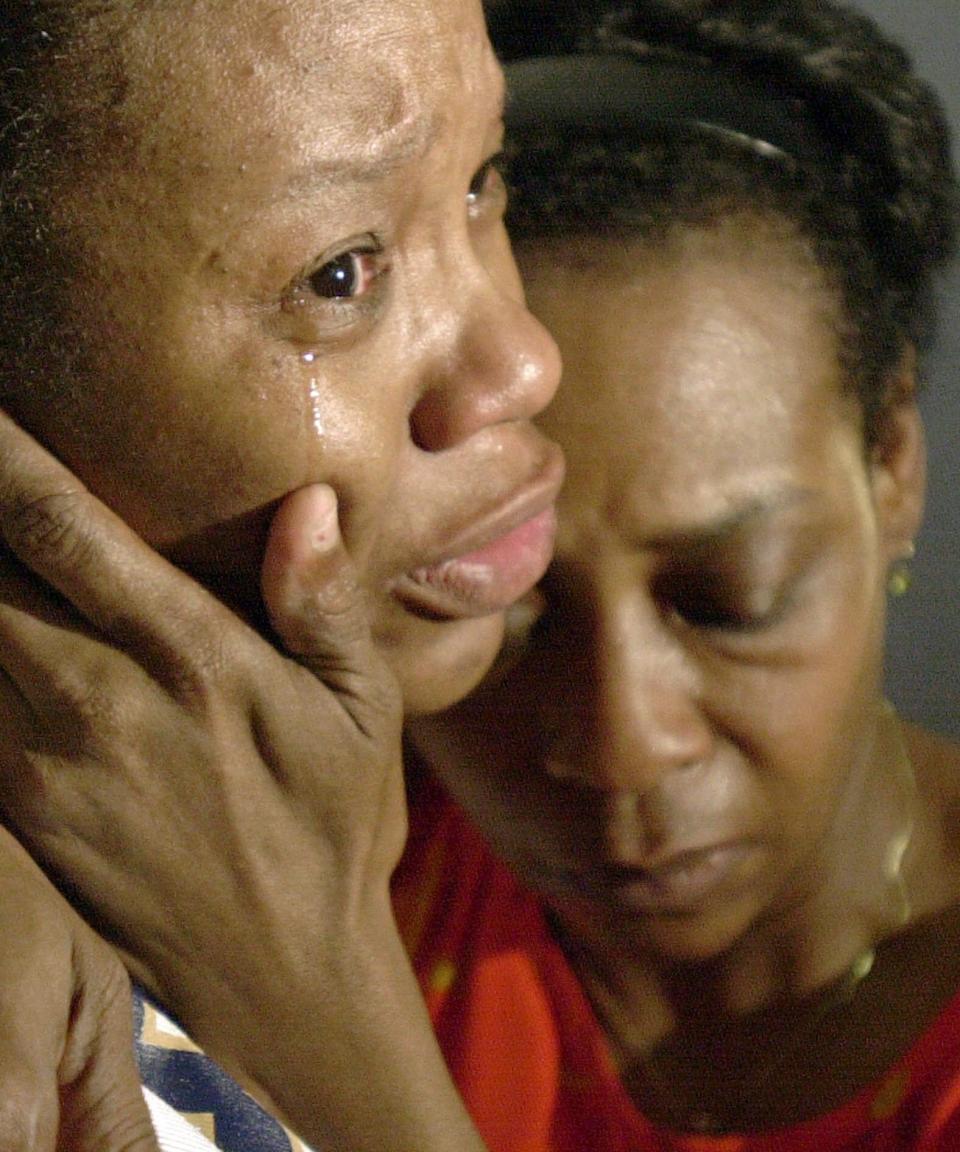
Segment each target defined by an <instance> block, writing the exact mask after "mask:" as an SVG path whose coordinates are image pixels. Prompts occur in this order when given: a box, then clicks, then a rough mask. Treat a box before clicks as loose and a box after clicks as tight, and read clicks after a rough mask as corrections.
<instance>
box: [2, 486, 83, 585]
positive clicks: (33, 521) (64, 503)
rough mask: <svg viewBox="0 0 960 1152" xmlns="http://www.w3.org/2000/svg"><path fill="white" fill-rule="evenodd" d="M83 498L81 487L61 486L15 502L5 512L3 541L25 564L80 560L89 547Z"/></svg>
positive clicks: (80, 563) (75, 564)
mask: <svg viewBox="0 0 960 1152" xmlns="http://www.w3.org/2000/svg"><path fill="white" fill-rule="evenodd" d="M84 500H85V493H84V492H82V491H81V490H76V491H71V490H65V491H60V492H49V493H46V494H45V495H43V496H36V497H34V498H33V499H31V500H28V501H25V502H23V503H21V504H19V505H17V506H15V507H14V508H12V509H10V510H8V512H7V516H6V521H5V534H6V536H7V542H8V543H9V545H10V547H11V548H12V549H13V550H14V552H16V553H17V554H18V555H19V556H20V557H21V559H23V560H25V561H26V562H27V563H29V564H34V563H39V564H41V565H42V564H44V563H55V564H58V565H60V564H63V565H69V566H72V567H76V566H78V565H82V564H84V563H85V562H86V561H87V560H88V558H89V556H90V553H91V551H92V550H93V539H92V537H91V535H90V533H89V531H88V530H87V521H86V517H85V515H84Z"/></svg>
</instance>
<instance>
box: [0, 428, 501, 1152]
mask: <svg viewBox="0 0 960 1152" xmlns="http://www.w3.org/2000/svg"><path fill="white" fill-rule="evenodd" d="M0 461H2V466H0V535H2V537H3V539H4V541H5V543H6V545H7V547H8V549H9V550H10V551H11V552H12V553H13V554H14V555H15V556H16V558H17V559H16V561H15V562H10V561H8V562H6V563H5V565H4V573H3V580H2V583H3V587H4V589H5V595H4V597H3V599H4V601H5V602H4V603H3V604H2V605H0V651H2V668H3V671H4V672H5V673H6V676H5V677H4V678H3V681H2V683H0V726H2V730H3V731H4V732H5V733H6V735H5V738H4V742H3V747H2V748H0V765H2V767H3V775H4V778H5V780H6V786H5V789H4V791H5V794H4V795H3V797H2V806H3V809H4V813H5V818H6V820H7V822H8V824H10V825H11V826H12V827H14V828H15V829H16V831H17V832H18V834H19V835H20V836H21V838H22V839H23V840H24V842H25V843H26V844H27V845H28V847H29V849H30V851H31V852H32V853H33V855H34V856H35V857H36V858H37V859H38V860H40V861H41V862H42V864H43V865H44V867H45V868H46V869H47V871H48V872H50V874H51V875H53V876H54V877H55V878H56V879H58V881H60V882H61V883H63V884H66V885H68V886H69V888H70V891H71V893H72V894H73V895H75V897H76V898H77V900H78V901H79V903H80V906H81V907H82V908H83V910H84V911H85V912H86V914H87V915H88V916H89V917H90V918H91V919H92V920H93V921H94V922H95V923H96V925H97V927H98V928H99V929H100V930H101V931H102V932H104V933H105V934H106V935H107V936H108V937H109V938H110V939H111V940H112V941H113V942H114V943H115V944H116V945H117V947H118V948H119V949H120V950H121V952H122V954H123V956H124V958H125V960H126V961H127V964H128V967H129V968H130V970H131V971H132V972H133V973H134V974H135V975H136V976H137V978H138V979H139V980H140V981H141V982H142V983H143V984H144V985H145V986H146V987H147V988H149V989H150V990H151V991H152V992H153V993H154V994H155V995H157V996H158V997H159V998H160V999H161V1001H162V1002H164V1003H165V1004H166V1005H168V1006H169V1008H170V1009H171V1010H172V1011H173V1012H174V1013H175V1014H176V1015H177V1016H178V1017H179V1018H180V1019H181V1021H182V1022H183V1023H184V1025H185V1026H186V1027H187V1028H188V1029H189V1030H190V1031H191V1033H192V1034H193V1035H194V1037H195V1039H196V1040H197V1041H198V1042H199V1043H200V1044H202V1045H203V1046H204V1047H205V1049H206V1050H207V1051H208V1052H209V1053H210V1054H211V1055H212V1056H214V1057H216V1058H217V1059H218V1060H219V1061H220V1062H221V1063H222V1064H223V1065H224V1067H225V1068H226V1069H227V1070H228V1071H230V1072H231V1073H232V1074H233V1075H235V1076H236V1077H237V1079H238V1080H240V1081H241V1083H243V1084H245V1085H246V1086H247V1087H248V1088H249V1089H250V1090H251V1091H253V1093H254V1094H256V1095H258V1096H259V1097H260V1098H261V1100H263V1101H265V1102H266V1103H267V1104H268V1106H270V1107H272V1109H273V1110H275V1111H276V1112H277V1113H278V1114H279V1115H280V1116H281V1118H282V1119H283V1120H284V1121H285V1122H286V1123H288V1124H289V1125H290V1126H291V1127H293V1128H295V1129H296V1130H297V1131H298V1132H299V1133H300V1134H301V1135H302V1136H303V1137H304V1138H305V1139H307V1140H308V1141H310V1142H312V1143H315V1144H316V1145H317V1146H318V1147H325V1146H333V1147H336V1148H338V1149H355V1150H357V1152H360V1150H364V1152H366V1150H370V1152H373V1150H380V1149H383V1150H384V1152H386V1150H387V1149H389V1152H403V1150H405V1149H409V1150H410V1152H430V1150H432V1149H436V1150H437V1152H444V1150H446V1149H450V1150H451V1152H452V1150H454V1149H455V1150H456V1152H468V1150H470V1149H479V1148H480V1147H481V1145H480V1143H479V1139H478V1137H477V1136H476V1135H475V1133H474V1130H473V1128H472V1126H471V1125H470V1123H469V1120H468V1119H467V1117H466V1114H465V1112H464V1110H463V1107H462V1105H461V1103H460V1101H459V1097H458V1096H457V1094H456V1092H455V1089H454V1088H453V1086H452V1083H451V1082H450V1080H449V1077H448V1075H447V1073H446V1069H445V1067H444V1065H443V1061H442V1057H441V1056H440V1053H439V1051H438V1049H437V1046H436V1043H435V1041H434V1038H433V1035H432V1031H431V1029H430V1026H429V1021H428V1019H427V1016H426V1012H425V1009H424V1006H423V1003H422V1000H421V998H420V995H419V990H418V988H417V985H416V981H415V979H414V976H413V973H412V971H411V969H410V965H409V963H408V961H407V958H406V955H405V953H404V951H403V948H402V945H401V943H400V940H399V938H398V935H397V932H396V928H395V925H394V922H393V917H392V911H391V907H390V899H389V878H390V874H391V872H392V871H393V868H394V866H395V864H396V861H397V859H398V858H399V854H400V852H401V850H402V846H403V840H404V835H405V806H404V797H403V780H402V765H401V756H400V735H399V733H400V723H401V716H400V706H399V699H398V693H397V691H396V688H395V685H394V684H393V682H392V679H391V678H390V676H389V674H388V672H387V670H386V669H385V667H384V666H383V664H382V662H381V661H380V660H379V659H378V657H377V655H376V653H375V651H374V648H373V645H372V642H371V640H370V636H369V632H368V629H367V627H366V624H365V621H364V617H363V612H362V606H361V602H360V596H359V593H358V591H357V589H356V587H355V585H354V582H353V579H352V570H351V568H350V564H349V561H348V559H347V557H346V555H345V553H344V551H343V548H342V545H341V542H340V537H339V533H338V530H337V525H336V512H335V502H334V500H333V498H332V493H331V492H330V491H329V489H325V488H311V489H305V490H304V491H302V492H300V493H297V494H295V495H294V496H292V497H291V498H290V499H289V501H288V502H287V503H286V505H285V506H284V507H283V508H282V509H281V510H280V512H279V514H278V516H277V519H276V521H275V523H274V526H273V529H272V532H271V538H270V542H269V544H268V549H267V554H266V557H265V561H264V594H265V599H266V601H267V603H268V606H269V608H270V610H271V613H272V616H273V619H274V622H275V624H276V625H277V627H278V631H279V633H280V635H281V637H282V639H283V640H284V642H285V643H286V644H287V645H288V647H289V648H290V650H291V651H293V652H295V653H296V655H297V659H296V660H291V659H289V658H286V657H284V656H282V655H280V654H279V653H278V652H277V651H276V650H275V649H274V648H273V647H272V646H271V645H270V644H269V643H268V642H267V641H265V640H264V639H263V638H262V637H260V636H259V635H257V634H256V632H254V631H253V630H252V629H251V628H249V627H247V626H246V625H245V624H244V623H242V622H241V621H240V620H239V619H237V618H236V617H235V616H233V615H232V614H231V613H230V612H229V611H228V610H227V609H226V608H225V607H224V606H223V605H222V604H221V603H220V602H219V601H217V600H216V599H215V598H214V597H213V596H211V595H209V594H207V593H206V592H205V591H204V590H203V589H202V588H200V587H199V586H198V585H196V584H195V583H194V582H193V581H191V580H190V579H189V578H188V577H186V576H185V575H184V574H183V573H182V572H180V571H178V570H177V569H175V568H174V567H172V566H171V565H169V564H167V563H166V562H165V561H164V560H163V559H162V558H160V557H159V556H157V555H156V554H155V553H153V552H152V551H151V550H150V549H149V548H147V547H146V546H145V545H144V544H143V543H142V541H140V540H139V539H137V538H136V537H135V536H134V535H133V534H132V533H131V532H130V531H129V530H128V529H127V528H126V526H125V525H124V524H123V523H122V522H120V521H119V520H118V519H117V518H116V517H115V516H113V515H112V514H111V513H110V512H109V510H107V509H106V508H105V507H104V506H103V505H101V504H99V503H98V502H97V501H96V500H95V499H94V498H93V497H92V496H91V495H90V494H89V493H87V492H86V491H84V490H83V488H82V487H81V486H80V485H79V484H78V482H77V481H76V480H75V479H74V478H73V477H72V476H71V475H70V474H69V473H68V472H66V471H65V470H64V469H63V468H62V467H61V466H60V465H59V464H58V463H57V462H56V461H55V460H54V459H53V458H52V457H50V456H49V455H48V454H47V453H45V452H44V451H43V450H42V449H40V448H39V447H38V446H37V445H36V444H35V443H34V442H33V441H31V440H30V439H29V437H27V436H25V434H24V433H22V432H21V431H20V429H18V428H17V427H16V426H15V425H14V424H13V423H12V422H11V421H9V420H7V419H6V418H0ZM37 578H39V579H37ZM41 581H42V582H43V583H42V584H41V583H40V582H41ZM48 588H49V589H53V590H54V592H53V594H51V593H50V592H48V591H47V589H48Z"/></svg>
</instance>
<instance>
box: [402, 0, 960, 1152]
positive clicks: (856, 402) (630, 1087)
mask: <svg viewBox="0 0 960 1152" xmlns="http://www.w3.org/2000/svg"><path fill="white" fill-rule="evenodd" d="M583 7H584V6H576V5H571V6H567V9H566V12H565V10H564V8H563V6H562V5H561V6H560V7H559V8H558V7H557V6H555V5H550V6H549V10H547V6H539V5H536V4H534V5H531V4H530V3H519V2H518V3H516V4H513V5H510V4H507V5H499V6H498V7H497V8H496V16H495V18H494V20H493V21H492V28H493V36H494V40H495V43H496V44H497V46H498V48H499V50H500V51H501V52H502V53H503V55H504V56H505V58H506V59H507V60H508V61H509V62H508V64H507V68H506V71H507V75H508V84H509V87H510V91H511V103H510V105H509V111H508V121H507V124H508V144H507V156H506V165H505V173H506V177H507V182H508V186H509V188H510V193H511V206H510V209H509V214H508V223H509V227H510V228H511V235H512V238H513V241H514V245H515V250H516V252H517V257H518V262H519V264H520V268H521V273H522V275H523V277H524V281H525V285H526V288H527V293H528V301H529V303H530V305H531V307H532V308H533V309H534V311H535V313H536V314H537V315H538V316H539V317H540V318H541V319H542V320H543V321H544V322H545V323H546V324H547V326H548V327H549V328H550V329H551V331H552V332H553V333H554V335H555V336H556V337H557V339H558V342H559V344H560V348H561V352H562V355H563V358H564V380H563V383H562V385H561V388H560V391H559V393H558V396H557V397H556V399H555V401H554V402H553V404H552V405H551V407H550V408H549V409H548V410H547V412H546V413H545V414H544V416H543V417H542V418H541V422H542V424H543V426H544V427H545V428H546V429H547V431H548V432H549V433H550V434H552V435H554V436H555V437H556V438H557V439H558V440H559V441H560V443H561V444H562V445H563V446H564V450H565V452H566V454H567V460H568V471H567V481H566V483H565V486H564V490H563V492H562V494H561V497H560V502H559V505H558V508H559V531H558V538H557V550H556V555H555V558H554V562H553V565H552V567H551V569H550V571H549V572H548V575H547V577H546V578H545V580H544V581H542V582H541V585H540V587H539V589H538V590H537V592H536V594H535V595H533V596H531V597H530V598H529V599H528V601H527V602H526V603H525V604H523V605H521V606H520V607H519V608H518V610H517V611H516V613H515V618H514V628H513V630H512V633H511V634H510V638H509V639H508V643H507V646H506V647H505V649H504V652H503V655H502V658H501V662H500V665H499V667H498V668H497V669H495V670H494V672H493V673H492V675H491V676H490V678H489V679H488V681H487V683H486V684H485V685H484V686H481V688H480V689H479V690H478V691H477V692H476V693H474V694H473V695H472V696H471V697H470V698H468V699H467V700H466V701H465V702H464V703H462V704H460V705H458V706H457V707H455V708H454V709H453V710H452V711H449V712H447V713H444V714H442V715H438V716H436V717H430V718H424V719H422V720H415V721H412V722H411V724H410V725H408V730H409V733H410V736H411V742H412V744H413V745H414V746H415V747H416V749H417V750H418V752H419V756H420V760H421V763H422V764H423V765H426V766H428V767H427V768H425V769H424V770H423V771H424V772H425V773H429V775H427V776H426V778H427V779H428V780H430V781H432V782H431V783H427V784H422V785H421V786H422V787H423V789H424V791H423V793H422V799H421V802H420V806H418V805H416V804H415V805H414V808H413V818H414V821H413V831H412V840H411V846H410V847H409V848H408V853H407V857H406V859H405V862H404V864H403V865H402V867H401V870H400V873H399V874H398V877H397V879H396V894H397V902H398V908H400V909H401V911H402V912H403V911H406V912H407V917H408V919H407V921H406V923H407V924H408V934H409V946H410V947H411V948H412V950H413V953H414V955H415V957H416V960H417V966H418V971H419V972H420V974H421V981H422V983H423V985H424V987H425V990H426V994H427V996H428V1002H429V1003H430V1006H431V1010H432V1012H433V1015H434V1019H435V1022H436V1027H437V1029H438V1034H439V1036H440V1038H441V1044H442V1047H443V1049H444V1052H445V1055H446V1057H447V1060H448V1062H449V1063H450V1065H451V1068H452V1069H453V1070H454V1073H455V1076H456V1078H457V1080H458V1083H459V1084H460V1087H461V1090H462V1091H463V1093H464V1097H465V1099H466V1101H467V1104H468V1107H469V1108H470V1110H471V1113H472V1115H473V1116H474V1118H475V1120H476V1122H477V1123H478V1125H479V1127H480V1130H481V1133H482V1134H483V1135H484V1136H485V1137H486V1139H487V1142H488V1145H489V1146H490V1147H491V1148H493V1149H496V1150H497V1152H511V1150H519V1149H539V1150H543V1152H546V1150H548V1149H549V1150H551V1152H554V1150H560V1149H563V1150H564V1152H568V1150H569V1152H573V1150H574V1149H584V1148H590V1149H602V1150H604V1152H608V1150H617V1152H638V1150H642V1152H645V1150H647V1149H650V1150H653V1149H677V1150H684V1152H694V1150H696V1152H721V1150H722V1152H733V1150H737V1152H740V1150H744V1152H745V1150H751V1152H753V1150H756V1152H760V1150H764V1152H766V1150H776V1152H787V1150H790V1152H794V1150H796V1152H800V1150H814V1149H815V1150H816V1152H841V1150H844V1152H846V1150H852V1149H857V1150H864V1152H865V1150H880V1149H883V1150H888V1149H889V1150H892V1149H898V1150H901V1149H902V1150H906V1149H915V1150H921V1149H922V1150H930V1152H932V1150H934V1149H937V1150H942V1152H946V1150H948V1149H953V1148H957V1147H960V1112H958V1105H957V1101H958V1086H960V853H958V842H957V835H956V825H955V813H956V811H957V805H958V802H960V749H958V748H957V747H956V746H955V745H953V744H951V743H948V742H947V741H945V740H943V739H941V738H939V737H936V736H934V735H932V734H930V733H927V732H924V731H921V730H920V729H918V728H915V727H913V726H912V725H910V724H907V723H905V722H903V721H901V720H900V719H898V718H897V716H896V715H895V714H894V712H893V710H892V708H891V707H890V706H889V704H887V703H886V702H885V701H884V696H883V688H882V672H881V668H882V654H883V632H884V617H885V610H886V600H887V598H888V596H889V595H891V594H897V593H898V592H900V591H902V589H903V582H904V565H905V563H906V562H907V559H908V557H909V555H910V553H911V550H912V542H913V539H914V536H915V533H916V531H917V528H918V526H919V522H920V517H921V509H922V502H923V479H924V450H923V432H922V427H921V423H920V417H919V414H918V411H917V407H916V392H917V387H918V374H919V371H920V369H919V367H918V366H919V364H920V363H922V356H923V352H924V349H925V348H926V346H927V344H928V341H929V338H930V331H931V315H930V299H931V289H932V276H933V274H934V272H935V270H936V269H937V268H938V267H940V266H941V265H942V264H943V263H944V262H945V260H946V258H947V257H948V255H949V254H950V253H951V252H952V249H953V244H954V239H955V229H956V223H957V217H956V204H957V201H956V184H955V181H954V176H953V173H952V171H951V168H950V160H949V149H948V141H947V136H946V132H945V129H944V125H943V120H942V115H941V113H940V110H939V107H938V105H937V103H936V101H935V99H934V98H933V96H932V94H931V93H930V91H929V90H928V89H927V88H926V87H925V86H924V85H923V84H921V83H919V82H918V81H917V80H916V79H915V77H913V76H912V75H911V73H910V72H909V70H908V67H907V64H906V60H905V57H904V55H903V53H902V52H901V51H900V49H899V48H898V47H897V46H896V45H893V44H891V43H889V42H887V41H885V40H884V39H883V38H882V37H881V36H880V34H879V33H878V32H877V30H876V29H875V28H874V27H873V26H872V25H871V24H870V23H869V22H867V21H865V20H863V19H861V18H860V17H858V16H857V15H855V14H854V13H853V12H852V11H851V10H850V9H848V8H846V7H843V6H841V5H834V4H830V3H823V2H820V0H791V2H790V3H778V2H776V0H771V2H767V3H748V2H746V0H743V2H739V0H726V2H714V3H709V2H699V3H698V2H693V0H692V2H688V3H684V2H682V0H680V2H664V3H656V2H640V0H634V2H632V3H617V4H612V3H611V4H599V5H591V6H589V7H590V12H589V14H588V15H587V16H584V12H583ZM582 16H584V18H583V19H582V20H581V19H580V17H582ZM436 781H439V783H436ZM450 796H452V797H453V800H451V799H449V798H448V797H450ZM474 829H476V830H477V831H475V830H474ZM503 862H506V864H507V865H508V867H504V863H503ZM425 890H426V891H427V893H428V895H425ZM404 922H405V921H404V917H403V916H401V925H402V926H403V924H404Z"/></svg>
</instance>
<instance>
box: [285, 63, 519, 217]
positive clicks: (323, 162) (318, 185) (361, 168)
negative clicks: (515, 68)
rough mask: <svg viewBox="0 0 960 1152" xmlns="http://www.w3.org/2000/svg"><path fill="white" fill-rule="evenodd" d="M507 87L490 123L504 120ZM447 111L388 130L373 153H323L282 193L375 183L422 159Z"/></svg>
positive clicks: (302, 170) (289, 182) (303, 169)
mask: <svg viewBox="0 0 960 1152" xmlns="http://www.w3.org/2000/svg"><path fill="white" fill-rule="evenodd" d="M505 99H506V96H505V90H504V86H503V85H502V84H501V85H500V86H499V90H498V92H497V96H496V99H495V102H494V103H493V105H492V107H491V116H490V123H491V124H496V123H498V122H500V121H502V120H503V113H504V106H505ZM443 121H444V115H443V113H437V112H434V113H432V114H429V115H425V116H420V117H418V118H417V119H416V120H414V121H413V122H412V123H411V124H410V125H408V126H404V128H403V129H401V130H400V131H398V132H395V133H391V132H387V133H385V134H384V138H382V142H381V143H379V144H377V145H376V146H375V147H374V148H373V149H372V150H371V152H370V153H369V154H367V155H365V156H360V157H355V156H349V157H342V158H337V157H335V156H334V157H322V158H320V159H318V160H316V161H314V162H312V163H308V164H307V165H305V166H304V167H303V168H301V169H299V170H298V171H297V172H294V173H293V175H292V176H291V177H290V179H289V180H288V181H287V182H286V183H285V184H284V187H283V191H282V192H281V193H280V196H281V197H282V196H284V195H287V194H289V193H294V194H296V193H299V192H310V191H317V190H322V189H323V188H325V187H328V186H329V185H331V184H334V183H337V182H339V181H341V180H346V181H352V182H353V183H356V184H372V183H375V182H376V181H377V180H382V179H383V178H384V177H386V176H389V175H390V174H391V173H393V172H395V171H396V170H397V169H398V168H401V167H402V166H403V165H404V164H408V163H410V161H412V160H420V159H422V158H423V157H424V156H426V155H427V153H428V152H429V151H430V149H431V148H432V147H433V145H434V143H435V142H436V139H437V137H438V136H439V134H440V129H441V127H442V126H443Z"/></svg>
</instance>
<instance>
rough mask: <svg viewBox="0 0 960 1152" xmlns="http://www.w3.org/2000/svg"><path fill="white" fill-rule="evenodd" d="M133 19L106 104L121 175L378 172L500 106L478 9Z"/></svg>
mask: <svg viewBox="0 0 960 1152" xmlns="http://www.w3.org/2000/svg"><path fill="white" fill-rule="evenodd" d="M138 12H140V13H142V15H138V16H137V18H136V19H135V20H128V21H127V22H126V23H125V24H124V26H123V28H122V34H121V36H120V37H119V38H118V46H117V48H116V51H117V52H118V53H119V55H120V61H119V67H120V70H121V72H122V75H123V77H124V89H123V96H122V100H119V101H116V102H115V103H114V105H113V107H111V108H110V109H109V115H110V117H111V118H112V119H113V120H114V121H115V123H116V126H117V128H118V130H116V131H113V132H111V133H110V134H109V141H110V143H112V144H113V149H112V151H111V154H112V155H114V156H115V157H116V159H117V160H118V164H117V169H118V170H119V171H120V172H127V173H129V172H136V171H138V170H139V172H141V173H142V172H145V171H146V172H149V173H150V174H151V175H159V176H161V177H162V176H163V174H164V173H163V170H164V168H165V167H166V168H167V169H169V174H170V176H171V179H172V180H174V181H177V180H183V179H184V178H187V177H189V178H190V179H192V180H194V181H196V179H197V177H198V176H203V175H204V174H205V173H208V172H213V173H220V172H230V171H232V172H235V173H237V174H242V175H243V176H244V181H245V184H247V185H249V184H250V183H251V182H252V181H255V180H256V178H257V177H258V175H262V176H263V177H264V179H265V180H266V181H268V182H269V180H270V178H271V176H272V172H271V169H272V168H275V167H276V166H277V165H282V166H284V167H291V166H298V167H299V166H303V167H309V166H310V165H311V164H313V163H314V162H317V163H321V162H322V163H324V164H327V165H329V166H330V167H331V168H336V167H337V166H338V165H342V164H355V165H356V164H362V163H364V162H370V163H374V162H376V160H377V158H378V157H379V156H380V155H381V154H383V153H388V152H391V151H392V150H396V149H398V148H402V147H403V146H404V144H405V143H409V144H410V146H412V147H415V146H416V145H417V142H418V141H417V137H418V136H419V137H421V138H422V137H424V136H427V135H429V134H431V133H436V131H437V130H438V127H442V124H443V121H444V120H445V119H450V118H453V117H455V116H457V115H462V112H463V108H464V107H465V106H466V105H469V104H470V103H472V102H477V103H479V104H481V105H482V106H483V107H484V108H487V109H489V108H490V107H491V106H492V105H495V104H496V98H497V95H498V87H499V83H500V79H499V70H498V69H497V67H496V64H495V62H494V60H493V58H492V53H491V52H490V49H489V45H488V44H487V41H486V35H485V30H484V26H483V20H482V13H481V11H480V6H479V3H477V2H474V0H390V2H389V3H383V2H382V0H336V2H333V0H178V2H175V3H173V4H166V3H161V4H155V5H153V6H151V7H149V8H147V9H146V10H143V9H138ZM421 142H422V141H421ZM131 153H132V154H131ZM258 166H259V168H258Z"/></svg>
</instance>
